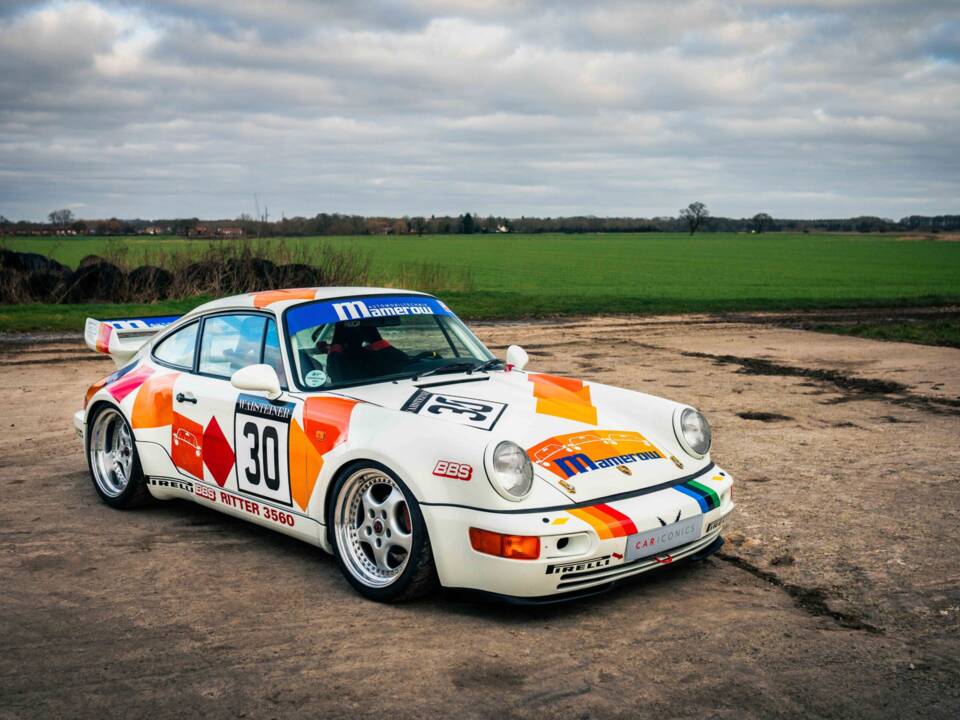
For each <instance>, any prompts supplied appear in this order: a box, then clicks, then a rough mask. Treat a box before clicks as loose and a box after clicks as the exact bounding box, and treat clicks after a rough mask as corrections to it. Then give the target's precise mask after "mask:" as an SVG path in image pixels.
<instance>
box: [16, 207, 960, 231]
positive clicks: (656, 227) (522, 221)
mask: <svg viewBox="0 0 960 720" xmlns="http://www.w3.org/2000/svg"><path fill="white" fill-rule="evenodd" d="M47 220H48V222H46V223H36V222H29V221H23V220H21V221H18V222H13V221H11V220H8V219H7V218H6V217H4V216H2V215H0V233H2V234H6V235H30V234H38V233H40V234H50V233H56V234H69V235H74V234H75V235H135V234H142V233H144V232H146V231H148V230H149V231H150V232H151V233H153V232H154V231H156V230H157V229H160V230H162V234H173V235H183V236H187V235H189V234H190V232H191V230H192V229H195V228H196V227H197V226H198V225H201V224H207V225H229V226H233V227H240V228H242V229H243V231H244V234H245V235H246V236H247V237H273V236H310V235H471V234H474V233H504V232H514V233H599V232H602V233H618V232H622V233H644V232H688V233H690V234H693V233H695V232H751V233H764V232H813V231H816V232H861V233H871V232H904V231H908V232H923V233H937V232H953V231H958V230H960V215H936V216H925V215H911V216H909V217H904V218H901V219H900V220H892V219H889V218H880V217H874V216H859V217H851V218H832V219H831V218H827V219H813V220H810V219H789V218H774V217H772V216H771V215H770V214H768V213H764V212H761V213H757V214H755V215H753V216H752V217H747V218H728V217H718V216H713V215H711V214H710V211H709V210H708V208H707V207H706V205H705V204H704V203H701V202H694V203H690V205H688V206H687V207H685V208H682V209H681V210H680V211H679V212H678V213H677V215H676V216H675V217H653V218H641V217H598V216H594V215H574V216H566V217H535V216H530V217H528V216H521V217H512V218H511V217H505V216H497V215H488V216H485V217H484V216H481V215H479V214H474V213H469V212H467V213H463V214H462V215H431V216H429V217H426V216H403V217H385V216H364V215H345V214H341V213H318V214H316V215H314V216H313V217H302V216H297V217H289V218H288V217H284V218H281V219H279V220H272V221H268V220H266V219H265V218H264V219H256V218H253V217H251V216H250V215H241V216H240V217H238V218H235V219H226V220H201V219H200V218H195V217H194V218H160V219H153V220H142V219H132V220H122V219H118V218H109V219H101V220H86V219H79V218H76V217H74V214H73V212H72V211H71V210H68V209H59V210H54V211H52V212H51V213H50V214H49V216H48V218H47Z"/></svg>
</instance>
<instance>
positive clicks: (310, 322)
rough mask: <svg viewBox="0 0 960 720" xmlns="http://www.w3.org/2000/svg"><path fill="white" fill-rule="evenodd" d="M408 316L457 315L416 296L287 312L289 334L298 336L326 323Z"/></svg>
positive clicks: (304, 307) (315, 305) (323, 304)
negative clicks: (305, 329)
mask: <svg viewBox="0 0 960 720" xmlns="http://www.w3.org/2000/svg"><path fill="white" fill-rule="evenodd" d="M404 315H453V313H452V312H450V308H448V307H447V306H446V305H444V304H443V303H442V302H440V301H439V300H437V299H436V298H431V297H419V296H413V295H384V296H382V297H381V296H376V297H368V298H363V299H362V300H359V299H358V300H349V299H348V300H337V301H336V302H315V303H309V304H306V305H297V306H295V307H293V308H291V309H290V310H288V311H287V316H286V317H287V331H288V332H289V333H290V334H296V333H298V332H300V331H301V330H303V329H304V328H308V327H314V326H316V325H323V324H325V323H335V322H345V321H348V320H364V319H367V318H382V317H400V316H404Z"/></svg>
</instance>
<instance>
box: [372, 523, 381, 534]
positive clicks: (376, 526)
mask: <svg viewBox="0 0 960 720" xmlns="http://www.w3.org/2000/svg"><path fill="white" fill-rule="evenodd" d="M373 531H374V532H375V533H377V534H378V535H379V534H380V533H382V532H383V523H382V522H380V521H379V520H377V521H376V522H375V523H373Z"/></svg>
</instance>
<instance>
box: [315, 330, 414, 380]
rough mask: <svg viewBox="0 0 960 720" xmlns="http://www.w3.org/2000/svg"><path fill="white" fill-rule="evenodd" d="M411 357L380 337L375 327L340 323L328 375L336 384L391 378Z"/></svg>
mask: <svg viewBox="0 0 960 720" xmlns="http://www.w3.org/2000/svg"><path fill="white" fill-rule="evenodd" d="M409 360H410V358H409V357H408V356H407V354H406V353H405V352H403V351H402V350H397V349H396V348H395V347H393V346H392V345H391V344H390V343H389V342H387V341H386V340H384V339H383V338H382V337H381V336H380V331H379V330H377V328H375V327H374V326H372V325H354V326H352V327H351V326H348V325H346V324H343V323H341V324H338V325H337V327H336V329H335V330H334V331H333V341H332V342H331V343H330V352H329V353H328V354H327V374H328V375H329V376H330V379H331V380H333V382H337V383H339V382H351V381H353V380H362V379H364V378H369V377H377V376H379V375H390V374H392V373H395V372H398V371H399V370H400V369H401V368H402V367H404V366H405V365H406V364H407V363H408V362H409Z"/></svg>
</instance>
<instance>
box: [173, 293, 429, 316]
mask: <svg viewBox="0 0 960 720" xmlns="http://www.w3.org/2000/svg"><path fill="white" fill-rule="evenodd" d="M371 295H418V296H420V297H432V295H428V294H427V293H422V292H417V291H415V290H400V289H397V288H380V287H313V288H283V289H277V290H263V291H260V292H251V293H244V294H242V295H232V296H230V297H225V298H220V299H219V300H211V301H210V302H208V303H204V304H203V305H200V306H199V307H196V308H194V309H193V310H191V311H190V312H189V313H188V314H189V315H197V314H200V313H206V312H210V311H212V310H234V309H237V308H259V309H266V308H269V309H270V310H272V311H274V312H276V313H280V312H282V311H283V310H286V309H287V308H288V307H292V306H294V305H301V304H303V303H308V302H313V301H315V300H333V299H339V298H354V297H364V296H371Z"/></svg>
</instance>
